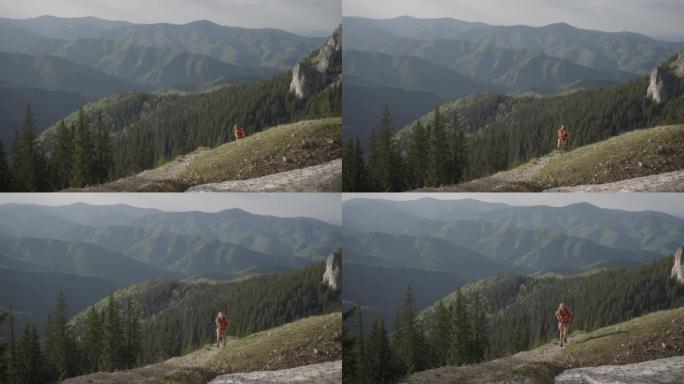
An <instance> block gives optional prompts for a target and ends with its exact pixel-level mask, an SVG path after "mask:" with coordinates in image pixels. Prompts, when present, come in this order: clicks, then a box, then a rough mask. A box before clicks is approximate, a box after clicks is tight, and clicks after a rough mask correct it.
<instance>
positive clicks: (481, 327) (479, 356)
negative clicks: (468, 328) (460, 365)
mask: <svg viewBox="0 0 684 384" xmlns="http://www.w3.org/2000/svg"><path fill="white" fill-rule="evenodd" d="M472 307H473V309H472V340H471V351H470V356H471V362H473V363H479V362H481V361H483V360H484V359H485V355H486V354H487V351H488V349H489V337H488V334H489V333H488V332H489V331H488V329H487V315H486V313H485V310H484V307H483V306H482V303H481V301H480V297H479V295H475V298H474V299H473V306H472Z"/></svg>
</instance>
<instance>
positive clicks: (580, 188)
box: [544, 170, 684, 192]
mask: <svg viewBox="0 0 684 384" xmlns="http://www.w3.org/2000/svg"><path fill="white" fill-rule="evenodd" d="M683 191H684V170H681V171H674V172H668V173H661V174H659V175H650V176H644V177H637V178H634V179H627V180H621V181H616V182H614V183H606V184H584V185H574V186H571V187H558V188H551V189H547V190H545V191H544V192H683Z"/></svg>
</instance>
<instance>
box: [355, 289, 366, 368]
mask: <svg viewBox="0 0 684 384" xmlns="http://www.w3.org/2000/svg"><path fill="white" fill-rule="evenodd" d="M356 308H357V309H356V340H357V341H356V365H357V366H356V371H357V376H358V377H359V378H364V377H367V375H368V354H367V351H366V336H365V332H364V329H363V328H364V326H363V310H362V309H361V300H358V301H357V302H356Z"/></svg>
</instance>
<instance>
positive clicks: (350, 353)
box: [342, 307, 360, 384]
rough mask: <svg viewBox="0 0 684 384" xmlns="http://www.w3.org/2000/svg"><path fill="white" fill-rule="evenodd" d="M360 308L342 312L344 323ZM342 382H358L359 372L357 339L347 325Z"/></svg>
mask: <svg viewBox="0 0 684 384" xmlns="http://www.w3.org/2000/svg"><path fill="white" fill-rule="evenodd" d="M359 309H360V308H357V307H353V308H352V309H349V310H347V311H343V312H342V323H343V324H344V323H345V322H346V321H347V320H348V319H349V318H351V317H352V316H354V314H355V313H356V311H357V310H359ZM342 366H343V367H344V370H342V383H343V384H355V383H357V382H358V374H357V369H358V365H357V358H356V339H355V338H354V336H353V335H352V334H350V332H348V331H347V329H346V327H342Z"/></svg>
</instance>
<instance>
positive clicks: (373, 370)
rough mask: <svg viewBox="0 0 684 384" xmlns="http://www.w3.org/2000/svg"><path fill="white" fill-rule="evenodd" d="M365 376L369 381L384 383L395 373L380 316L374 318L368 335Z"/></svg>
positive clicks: (385, 330)
mask: <svg viewBox="0 0 684 384" xmlns="http://www.w3.org/2000/svg"><path fill="white" fill-rule="evenodd" d="M367 349H368V357H367V376H366V378H368V379H369V381H371V382H375V383H385V382H388V381H390V380H391V379H392V378H393V377H394V376H395V374H396V372H395V364H394V361H393V360H394V358H393V355H392V350H391V349H390V345H389V338H388V337H387V329H385V323H384V321H383V320H382V318H379V319H375V321H374V322H373V327H372V328H371V332H370V334H369V335H368V344H367Z"/></svg>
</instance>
